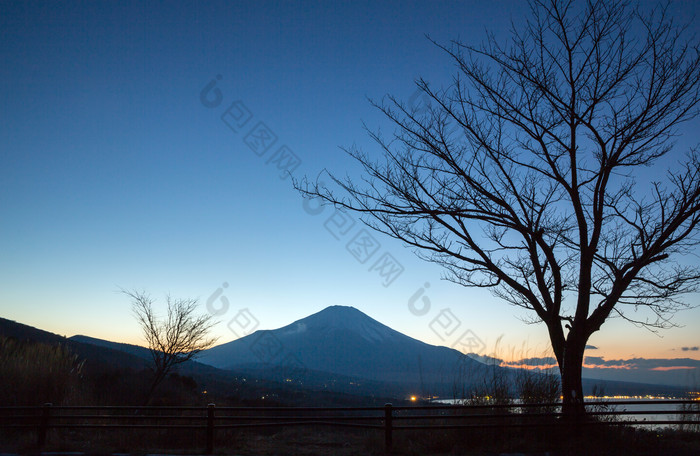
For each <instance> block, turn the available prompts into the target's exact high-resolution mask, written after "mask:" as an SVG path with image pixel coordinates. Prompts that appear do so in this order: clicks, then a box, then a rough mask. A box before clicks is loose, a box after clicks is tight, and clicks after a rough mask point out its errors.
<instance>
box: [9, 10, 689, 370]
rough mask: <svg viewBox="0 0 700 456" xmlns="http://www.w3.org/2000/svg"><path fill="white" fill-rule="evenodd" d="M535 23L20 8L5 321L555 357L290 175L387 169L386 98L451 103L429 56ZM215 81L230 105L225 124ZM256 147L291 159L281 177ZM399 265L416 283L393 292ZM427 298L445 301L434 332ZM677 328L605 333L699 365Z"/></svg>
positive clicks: (631, 352) (460, 15)
mask: <svg viewBox="0 0 700 456" xmlns="http://www.w3.org/2000/svg"><path fill="white" fill-rule="evenodd" d="M694 8H695V5H694V3H693V2H687V3H682V2H681V3H678V4H676V5H675V6H674V7H673V13H674V14H676V15H678V16H683V17H688V15H689V14H692V13H693V12H694ZM524 14H526V8H525V5H523V4H522V3H521V2H469V1H467V2H382V3H379V2H231V3H224V2H222V3H215V2H212V3H206V4H205V3H200V2H178V3H155V2H147V3H141V2H112V3H97V2H68V3H66V4H59V3H52V2H46V3H41V2H39V3H37V2H22V3H12V2H3V3H1V4H0V34H1V38H0V57H1V58H2V62H3V64H2V65H1V66H0V82H1V85H0V93H1V96H2V98H1V100H2V110H0V159H1V160H2V166H0V315H1V316H3V317H6V318H10V319H13V320H17V321H20V322H23V323H26V324H30V325H34V326H38V327H40V328H43V329H46V330H49V331H53V332H56V333H59V334H64V335H68V336H70V335H73V334H86V335H91V336H95V337H103V338H107V339H111V340H119V341H125V342H132V343H138V342H139V331H138V327H137V325H136V323H135V321H134V319H133V317H132V315H131V313H130V304H129V301H128V299H126V297H125V296H124V295H122V294H120V293H119V289H120V288H126V289H138V290H146V291H148V292H150V293H151V294H152V295H153V296H154V297H157V298H159V299H161V302H162V298H163V297H164V295H165V294H166V293H170V294H171V295H172V296H173V297H197V298H199V299H200V301H201V303H202V311H206V302H207V301H208V300H209V301H210V303H212V305H213V306H215V307H216V308H221V306H223V305H224V304H222V303H224V302H227V303H228V310H227V311H226V312H222V313H221V315H219V316H218V318H219V319H220V320H221V322H222V323H221V324H220V325H219V326H218V327H217V329H216V331H217V334H218V335H220V337H221V342H226V341H229V340H231V339H233V338H235V337H236V335H235V334H234V332H236V331H238V333H240V332H242V331H244V330H245V328H244V327H243V326H242V325H241V322H244V321H246V320H245V319H244V318H243V317H246V316H247V317H248V318H250V319H251V321H254V322H255V324H256V326H257V327H258V328H260V329H262V328H275V327H279V326H282V325H285V324H287V323H290V322H291V321H293V320H296V319H299V318H303V317H304V316H307V315H309V314H311V313H314V312H316V311H319V310H321V309H322V308H324V307H326V306H328V305H334V304H340V305H351V306H354V307H356V308H358V309H360V310H362V311H364V312H365V313H367V314H369V315H370V316H372V317H374V318H376V319H378V320H379V321H381V322H383V323H385V324H388V325H389V326H391V327H393V328H395V329H397V330H399V331H401V332H404V333H406V334H408V335H411V336H413V337H416V338H419V339H421V340H424V341H426V342H429V343H433V344H444V345H454V344H456V343H459V340H458V339H459V338H460V337H461V336H462V335H465V334H467V335H469V334H475V335H476V336H477V337H478V338H479V339H480V340H481V341H483V342H484V344H485V348H483V352H484V353H487V352H492V351H493V349H494V346H495V343H496V341H497V340H499V338H500V347H501V348H502V349H505V350H506V351H509V352H514V353H515V355H517V354H518V353H522V354H525V355H528V356H541V355H543V354H545V352H546V349H547V347H548V342H547V337H546V331H545V329H544V327H543V326H542V325H526V324H524V323H523V322H522V321H521V319H522V318H524V317H526V316H527V314H525V313H523V312H522V311H520V310H517V309H515V308H512V307H509V306H508V305H506V304H504V303H502V302H499V301H498V300H497V299H496V298H493V297H492V296H491V295H490V294H489V293H488V292H486V291H484V290H472V289H465V288H461V287H458V286H457V285H453V284H451V283H448V282H444V281H441V280H440V276H441V271H440V269H439V268H438V267H437V266H435V265H430V264H425V263H423V262H421V261H420V260H419V259H417V258H416V257H415V256H414V255H413V253H412V252H411V251H410V250H408V249H406V248H404V247H403V246H402V245H401V244H400V243H399V242H397V241H395V240H392V239H390V238H387V237H385V236H381V235H377V234H372V236H373V242H375V243H376V246H377V248H376V251H375V252H374V253H373V255H372V257H370V258H368V259H364V258H360V259H359V260H358V259H357V258H356V257H354V256H353V254H352V251H354V250H353V245H355V244H353V240H357V239H361V238H363V236H364V233H363V232H362V226H361V224H360V223H359V221H357V219H356V218H355V217H354V216H351V217H350V218H349V219H339V218H338V215H337V214H334V212H333V211H332V210H331V209H330V208H325V209H323V211H322V212H321V213H315V212H314V210H313V209H314V208H313V207H311V206H307V207H306V209H305V208H304V205H303V201H302V199H301V197H300V196H299V195H298V194H297V193H296V192H295V191H294V190H293V188H292V185H291V181H290V179H289V178H281V176H284V175H285V174H284V173H283V172H282V170H280V169H279V166H280V163H281V164H282V165H284V164H285V163H286V164H294V165H298V166H296V167H294V168H293V169H292V171H293V174H294V176H296V177H302V176H304V175H308V176H312V177H313V176H316V175H317V173H319V172H320V171H321V170H322V169H324V168H328V169H330V170H332V171H335V172H337V173H339V174H344V173H345V172H348V173H350V174H352V173H354V172H356V171H357V170H356V168H355V167H354V164H353V163H352V162H351V161H349V160H348V158H347V157H346V155H345V154H344V152H343V151H342V150H341V149H340V147H348V146H352V145H357V146H359V147H362V148H363V149H364V150H365V151H367V152H369V153H373V154H374V153H378V150H377V148H376V147H375V146H374V145H373V144H372V143H371V142H370V140H369V139H368V137H367V134H366V133H365V132H364V131H363V127H362V125H363V122H365V123H366V124H367V125H368V126H369V127H370V128H373V129H374V128H379V127H384V128H385V129H386V128H391V127H390V126H389V125H388V124H387V123H386V121H385V120H384V119H382V118H381V117H380V116H379V114H378V113H377V112H376V111H375V110H373V109H372V108H371V106H370V105H369V103H368V100H367V98H368V97H369V98H373V99H381V97H382V96H384V95H386V94H393V95H395V96H397V97H399V98H402V99H405V100H409V99H411V96H412V95H413V93H414V90H415V86H414V80H415V79H416V78H417V77H420V76H422V77H425V78H426V79H428V80H430V81H432V82H433V83H434V84H436V85H445V84H449V82H450V77H451V75H452V73H453V71H454V67H453V65H452V63H451V62H450V60H449V59H448V58H447V57H446V56H445V54H444V53H443V52H442V51H440V50H439V49H437V48H436V47H435V46H434V45H433V44H432V43H430V41H429V40H428V39H427V38H426V34H427V35H430V36H431V37H432V38H433V39H435V40H436V41H438V42H442V43H445V42H447V41H448V40H450V39H455V38H459V39H461V40H463V41H469V42H478V41H481V40H482V39H483V38H484V36H485V35H484V32H485V29H489V30H491V31H493V32H494V33H496V34H497V35H501V34H503V33H505V32H506V31H507V30H508V28H509V27H510V19H511V18H512V19H513V20H514V21H516V22H517V21H518V20H520V18H522V17H523V15H524ZM217 75H218V76H220V79H217ZM212 80H214V81H216V88H217V89H218V90H220V94H221V103H220V104H218V105H217V106H215V107H206V106H204V105H203V104H202V102H201V100H200V95H201V92H202V90H203V89H204V88H205V86H206V85H207V84H209V83H210V81H212ZM212 93H213V92H212ZM215 95H216V94H215V93H213V96H214V98H206V99H211V100H213V99H215ZM229 109H231V111H229V115H228V117H226V116H224V118H225V119H228V120H229V125H234V128H233V129H232V128H230V127H229V125H226V123H224V122H223V121H222V115H224V114H225V113H226V112H227V110H229ZM244 121H245V122H244ZM236 122H239V123H241V124H242V126H240V128H238V127H236V126H235V124H236ZM254 128H257V129H258V130H254V132H259V131H260V129H264V130H265V132H267V133H268V134H271V135H274V137H276V138H277V139H276V141H275V142H274V143H273V144H271V145H270V146H269V147H270V148H269V150H267V151H265V153H264V154H263V155H262V156H259V155H257V154H256V153H255V152H256V151H254V150H253V149H252V148H251V147H250V146H249V144H251V143H252V141H253V136H248V134H249V133H250V132H251V130H253V129H254ZM234 130H237V131H234ZM389 131H390V130H389ZM257 152H262V151H261V150H260V149H258V150H257ZM290 154H293V155H290ZM275 157H277V158H280V157H283V158H284V157H286V158H284V160H282V161H281V162H276V161H275ZM289 157H292V158H293V159H292V161H289ZM282 167H283V168H284V166H282ZM316 212H317V211H316ZM353 222H354V224H353ZM336 237H337V238H336ZM387 255H390V257H389V256H387ZM360 260H363V261H364V262H362V261H360ZM380 260H381V261H391V262H394V263H395V264H396V265H400V268H401V269H402V271H403V272H401V274H399V275H398V276H396V277H389V278H383V277H381V275H380V273H381V272H382V269H381V268H380V267H379V266H377V265H378V264H379V265H381V263H377V262H379V261H380ZM392 278H393V280H392V281H391V283H389V284H388V286H385V285H387V284H386V283H383V281H385V282H386V281H389V280H390V279H392ZM224 282H226V283H227V284H228V287H227V288H223V287H222V284H223V283H224ZM426 282H427V283H429V284H430V287H429V288H425V287H424V284H425V283H426ZM220 287H221V288H222V289H221V293H220V294H218V295H216V297H215V299H214V298H213V296H214V293H215V292H216V291H217V289H219V288H220ZM421 288H423V293H422V294H421V293H420V290H421ZM412 296H415V299H416V300H415V302H417V303H419V304H418V305H420V303H423V304H425V303H426V302H428V301H423V300H422V298H426V299H428V300H429V303H430V305H429V308H426V311H425V313H424V314H422V315H416V314H415V312H411V311H410V309H409V304H408V302H409V299H410V298H411V297H412ZM222 297H223V299H224V300H225V301H222V300H221V299H222ZM210 298H211V299H210ZM244 309H246V310H245V312H244V313H241V311H243V310H244ZM242 318H243V319H242ZM677 320H678V322H679V323H683V324H685V327H684V328H677V329H673V330H669V331H665V332H664V333H663V338H660V337H658V336H656V335H653V334H650V333H649V332H647V331H645V330H643V329H638V328H635V327H633V326H630V325H628V324H625V323H623V322H620V321H611V322H609V323H606V324H605V325H604V326H603V330H602V332H601V333H600V334H599V335H595V336H594V337H593V339H592V341H591V342H592V343H594V344H595V345H596V346H597V347H599V348H598V350H597V351H596V353H595V356H600V357H607V358H616V359H623V358H634V357H654V358H674V357H680V356H681V352H680V350H681V347H689V346H697V345H698V344H700V340H698V337H697V335H696V333H697V328H698V326H699V325H700V310H697V309H696V310H691V311H687V312H684V313H682V314H680V315H679V316H678V319H677ZM457 323H459V325H457ZM441 325H442V326H441ZM251 327H252V326H248V328H249V329H250V328H251ZM441 328H443V329H441ZM452 329H454V331H453V332H450V334H446V332H449V331H451V330H452ZM467 330H471V331H472V333H469V334H468V333H467ZM697 353H698V351H690V350H688V351H683V352H682V356H683V357H691V358H694V359H698V358H699V357H698V355H697ZM501 355H502V354H501Z"/></svg>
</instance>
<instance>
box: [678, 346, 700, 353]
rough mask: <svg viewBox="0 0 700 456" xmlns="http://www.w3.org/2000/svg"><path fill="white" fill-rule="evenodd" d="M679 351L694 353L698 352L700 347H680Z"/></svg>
mask: <svg viewBox="0 0 700 456" xmlns="http://www.w3.org/2000/svg"><path fill="white" fill-rule="evenodd" d="M681 350H683V351H684V352H687V351H693V352H696V351H698V350H700V347H697V346H695V347H681Z"/></svg>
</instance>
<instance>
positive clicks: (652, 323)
mask: <svg viewBox="0 0 700 456" xmlns="http://www.w3.org/2000/svg"><path fill="white" fill-rule="evenodd" d="M530 6H531V16H530V19H529V20H523V21H522V22H520V25H519V26H515V25H514V27H513V32H512V39H511V40H510V41H509V42H505V43H500V42H498V41H497V40H496V39H495V38H494V37H493V36H489V37H488V39H487V41H486V42H485V43H484V44H483V45H480V46H473V45H469V44H465V43H462V42H454V43H452V45H450V46H440V47H442V49H444V50H445V51H446V53H447V54H448V55H449V57H450V58H451V59H452V61H453V62H454V63H455V66H456V68H457V76H456V77H455V78H454V81H453V83H452V84H451V86H449V87H447V88H446V89H441V90H436V89H434V88H431V86H430V84H429V83H428V82H426V81H424V80H419V81H418V87H419V88H420V89H421V90H422V91H423V93H424V95H425V98H427V99H429V100H430V106H429V108H428V109H427V110H426V111H421V110H419V109H415V108H413V107H411V106H407V105H406V104H404V103H402V102H400V101H398V100H396V99H395V98H392V97H390V98H389V101H388V102H387V103H382V104H375V106H376V107H378V108H379V109H380V110H381V111H382V112H383V113H384V114H385V115H386V116H387V117H388V119H389V120H390V121H391V122H393V124H394V125H395V126H396V128H397V131H396V133H395V134H394V135H393V136H392V137H388V138H387V137H385V136H383V135H381V134H379V133H372V132H370V135H371V136H372V138H373V139H374V140H375V141H376V142H377V143H378V145H379V147H380V149H381V151H382V153H383V159H381V160H379V161H375V160H374V159H372V158H370V157H369V156H368V155H366V154H365V153H363V152H361V151H359V150H357V149H350V150H348V152H349V153H350V155H351V156H353V157H354V158H355V159H356V160H357V161H358V162H359V164H360V165H361V166H362V167H363V168H364V176H363V179H362V181H353V180H351V179H349V178H348V179H339V178H334V181H335V185H337V187H336V188H337V189H336V190H333V189H329V188H327V187H325V186H323V185H319V184H315V185H306V184H304V183H297V184H296V185H297V188H299V189H300V190H301V191H302V192H303V193H304V195H305V196H307V197H315V198H321V199H323V200H325V201H327V202H330V203H333V204H335V205H336V206H339V207H343V208H346V209H350V210H354V211H357V212H359V213H361V214H362V215H363V216H364V218H363V221H364V222H365V223H367V224H368V225H369V226H371V227H373V228H375V229H376V230H378V231H381V232H383V233H386V234H388V235H389V236H393V237H395V238H397V239H399V240H401V241H403V242H404V243H405V244H407V245H409V246H412V247H414V248H416V250H417V252H418V254H419V255H420V256H422V257H423V258H425V259H426V260H428V261H432V262H435V263H437V264H439V265H441V266H443V267H444V268H445V270H446V271H447V278H448V279H449V280H452V281H454V282H456V283H458V284H461V285H464V286H476V287H485V288H490V289H491V290H493V291H494V293H495V295H496V296H498V297H501V298H503V299H504V300H505V301H507V302H509V303H511V304H513V305H516V306H520V307H523V308H526V309H529V310H530V311H531V312H532V315H533V322H541V323H544V325H545V326H546V330H547V332H548V335H549V338H550V341H551V345H552V349H553V352H554V355H555V357H556V360H557V363H558V365H559V370H560V373H561V379H562V394H563V410H564V411H565V412H567V413H568V412H572V413H571V414H572V415H574V416H578V415H579V414H581V413H583V412H584V406H583V390H582V384H581V373H582V364H583V359H584V351H585V347H586V342H587V341H588V339H589V338H590V337H591V335H592V334H593V333H595V332H596V331H598V330H599V329H600V328H601V326H602V325H603V323H604V322H605V321H606V320H607V319H608V318H610V317H615V316H618V317H621V318H624V319H627V320H630V321H632V322H634V323H635V324H638V325H641V326H645V327H647V328H651V329H652V330H654V329H656V328H663V327H666V326H668V325H669V324H670V322H669V317H670V315H672V314H673V312H675V311H676V310H678V309H681V308H683V307H686V306H687V305H688V302H687V301H685V300H684V299H683V295H684V294H686V293H688V292H691V291H695V290H697V288H698V282H699V279H700V271H699V270H698V268H697V267H696V266H697V263H696V262H695V261H687V260H686V258H684V257H685V256H686V255H687V254H688V253H690V252H693V251H694V249H695V248H696V247H697V245H698V225H699V224H700V154H699V153H698V151H697V150H690V151H688V152H687V153H686V155H685V156H684V155H682V154H681V155H678V154H676V153H674V152H675V150H674V144H675V138H676V137H677V135H678V132H679V130H678V127H679V126H680V125H681V124H682V123H683V122H686V121H689V120H692V119H695V118H697V115H698V106H699V104H700V52H699V49H698V43H697V41H690V40H695V39H696V37H692V36H691V37H687V34H686V33H685V32H686V30H684V29H683V27H678V26H677V25H676V24H674V23H673V21H672V20H671V18H669V17H668V8H666V7H663V6H660V7H658V8H657V9H655V10H653V11H651V12H647V13H645V12H641V11H638V10H636V9H635V8H634V7H633V6H631V5H630V4H629V2H624V1H622V2H620V1H603V0H588V1H582V2H576V1H573V0H533V1H532V2H531V3H530ZM661 166H664V167H667V173H666V174H664V173H663V172H662V171H661V170H659V167H661ZM651 167H655V168H656V170H655V171H653V172H652V171H650V169H651ZM642 170H646V173H647V174H646V175H645V174H643V173H641V172H640V171H642ZM652 173H653V174H652ZM339 193H340V194H339ZM637 309H642V310H644V311H645V313H646V315H644V313H643V314H642V315H641V316H640V314H636V313H634V311H635V310H637Z"/></svg>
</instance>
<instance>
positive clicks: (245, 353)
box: [199, 306, 485, 389]
mask: <svg viewBox="0 0 700 456" xmlns="http://www.w3.org/2000/svg"><path fill="white" fill-rule="evenodd" d="M199 361H200V362H202V363H206V364H211V365H212V366H216V367H219V368H222V369H241V368H261V367H262V366H268V367H272V368H275V369H280V368H283V369H286V370H287V371H296V372H300V371H303V370H314V371H323V372H329V373H333V374H339V375H344V376H351V377H356V378H362V379H367V380H372V381H380V382H394V383H401V384H409V385H411V386H412V387H414V388H421V389H422V387H424V386H426V385H428V384H434V383H443V384H444V383H450V382H452V381H453V380H454V375H455V372H456V371H457V370H458V369H459V368H460V367H461V369H462V370H463V371H464V370H465V369H466V371H467V372H472V373H474V375H475V378H476V377H480V374H481V373H483V370H484V369H485V365H484V364H482V363H480V362H478V361H476V360H472V359H470V358H467V357H465V356H464V355H463V354H462V353H460V352H458V351H457V350H453V349H450V348H447V347H438V346H434V345H429V344H426V343H424V342H421V341H419V340H416V339H413V338H411V337H408V336H406V335H404V334H401V333H399V332H398V331H395V330H393V329H391V328H389V327H388V326H386V325H383V324H382V323H379V322H378V321H376V320H374V319H372V318H370V317H368V316H367V315H365V314H364V313H362V312H360V311H359V310H357V309H355V308H353V307H344V306H331V307H328V308H326V309H324V310H322V311H320V312H318V313H316V314H313V315H311V316H309V317H306V318H303V319H301V320H298V321H295V322H294V323H292V324H290V325H287V326H285V327H282V328H279V329H276V330H271V331H256V332H254V333H253V334H250V335H248V336H246V337H242V338H240V339H237V340H235V341H233V342H229V343H227V344H223V345H219V346H217V347H214V348H211V349H209V350H206V351H204V352H202V353H201V355H200V358H199Z"/></svg>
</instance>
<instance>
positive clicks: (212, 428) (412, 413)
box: [0, 400, 700, 454]
mask: <svg viewBox="0 0 700 456" xmlns="http://www.w3.org/2000/svg"><path fill="white" fill-rule="evenodd" d="M585 405H586V407H587V408H588V409H589V411H588V413H587V417H596V418H598V419H586V420H583V421H577V422H576V423H574V425H576V426H591V425H600V426H650V425H653V426H660V425H664V426H669V425H689V426H694V429H696V430H697V429H698V428H700V402H698V401H697V400H664V401H658V400H649V401H617V402H586V404H585ZM611 405H613V406H615V407H624V406H626V405H635V406H640V405H654V406H659V405H666V406H669V407H675V408H674V409H670V408H669V409H665V408H664V409H662V410H658V409H657V410H626V409H623V410H606V409H601V408H606V407H609V406H611ZM559 407H560V404H558V403H548V404H510V405H508V404H506V405H424V406H393V405H392V404H386V405H385V406H383V407H216V406H215V405H214V404H209V405H208V406H207V407H130V406H104V407H103V406H52V405H51V404H44V405H43V406H27V407H21V406H20V407H0V425H1V426H2V428H3V429H30V430H31V429H34V430H36V434H37V444H38V445H39V446H40V447H42V446H44V445H45V444H46V439H47V435H48V431H49V430H50V429H181V430H185V429H187V430H200V431H204V443H205V445H206V446H205V448H206V453H208V454H212V453H213V452H214V443H215V436H216V431H217V430H232V429H250V428H269V427H289V426H312V425H313V426H332V427H345V428H362V429H376V430H378V431H379V430H383V431H384V444H385V449H386V450H387V451H390V450H391V448H392V445H393V437H394V432H395V431H401V430H430V429H469V428H527V427H543V426H557V425H567V426H571V425H572V423H571V422H568V421H566V420H564V419H562V418H563V417H564V415H563V414H562V413H561V412H560V411H559ZM591 409H592V410H591ZM640 415H644V416H653V417H659V416H660V417H661V418H662V419H656V418H655V419H643V420H640V419H634V418H635V417H638V416H640ZM669 416H672V417H674V418H668V417H669ZM611 417H614V418H615V419H614V420H611V419H609V418H611ZM664 417H666V419H663V418H664ZM606 418H607V419H606ZM404 423H405V424H404ZM413 423H416V424H413Z"/></svg>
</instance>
